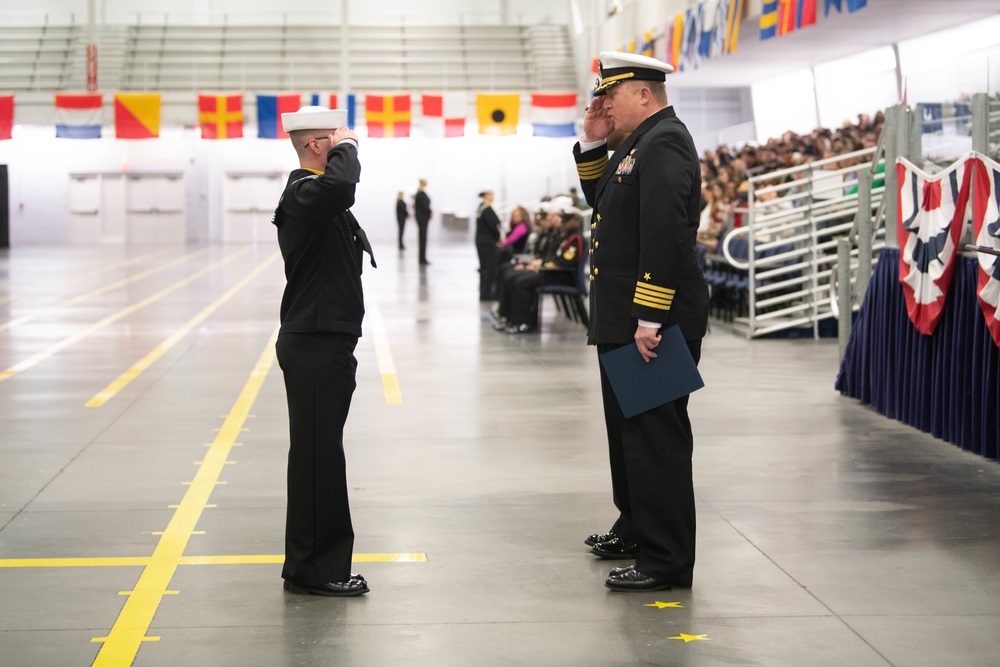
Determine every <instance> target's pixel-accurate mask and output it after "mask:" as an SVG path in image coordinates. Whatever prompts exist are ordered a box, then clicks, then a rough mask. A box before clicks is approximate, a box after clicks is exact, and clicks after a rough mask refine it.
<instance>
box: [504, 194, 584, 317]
mask: <svg viewBox="0 0 1000 667" xmlns="http://www.w3.org/2000/svg"><path fill="white" fill-rule="evenodd" d="M554 217H558V220H559V222H558V224H559V230H560V234H561V236H562V241H561V242H560V243H559V245H558V247H557V248H556V249H555V252H553V253H551V254H550V256H549V257H547V258H545V259H543V260H538V261H535V262H532V264H531V265H529V266H527V267H525V268H524V269H522V270H521V271H519V272H516V273H515V274H514V275H513V276H512V277H511V279H510V281H509V283H508V285H507V288H506V290H505V292H504V294H505V297H506V301H507V316H508V321H507V329H506V330H507V333H510V334H523V333H532V332H534V331H537V330H538V295H537V294H536V292H535V290H536V289H537V288H538V287H540V286H541V285H568V286H573V285H576V283H577V273H578V267H579V265H580V262H581V261H583V257H584V241H583V236H582V234H581V233H580V222H581V219H580V210H579V209H577V208H576V207H575V206H573V205H572V202H571V201H566V202H563V203H561V204H560V205H559V206H558V208H557V209H556V212H555V213H554Z"/></svg>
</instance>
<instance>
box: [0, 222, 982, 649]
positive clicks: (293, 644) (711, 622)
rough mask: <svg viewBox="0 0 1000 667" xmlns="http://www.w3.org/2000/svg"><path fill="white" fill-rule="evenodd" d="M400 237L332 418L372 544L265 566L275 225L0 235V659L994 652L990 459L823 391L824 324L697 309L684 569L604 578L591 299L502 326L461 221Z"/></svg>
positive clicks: (276, 465) (277, 455)
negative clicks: (580, 322) (115, 243)
mask: <svg viewBox="0 0 1000 667" xmlns="http://www.w3.org/2000/svg"><path fill="white" fill-rule="evenodd" d="M393 245H394V244H393V243H392V241H390V240H385V241H383V242H381V243H378V244H377V245H376V249H377V255H378V261H379V267H380V268H379V269H378V270H377V271H372V270H371V269H370V268H368V269H367V271H366V274H365V280H366V290H367V298H368V302H369V316H368V318H367V320H366V326H365V337H364V338H363V339H362V340H361V343H360V344H359V348H358V352H357V356H358V360H359V370H358V389H357V392H356V394H355V397H354V405H353V409H352V413H351V418H350V421H349V422H348V428H347V431H348V432H347V457H348V467H349V475H350V483H351V501H352V509H353V514H354V521H355V531H356V533H357V541H356V551H357V554H356V556H357V558H358V559H367V560H373V561H377V562H359V563H357V565H356V568H355V569H356V571H359V572H361V573H363V574H364V575H365V576H366V577H367V579H368V580H369V582H370V585H371V587H372V592H371V593H370V594H369V595H367V596H365V597H363V598H358V599H347V600H344V599H328V598H317V597H303V596H293V595H289V594H286V593H284V592H283V591H282V589H281V580H280V577H279V574H280V554H281V552H282V536H283V532H282V531H283V523H284V516H283V513H284V493H285V490H284V458H285V451H286V447H287V436H286V429H287V416H286V412H285V399H284V390H283V386H282V382H281V376H280V371H279V370H278V368H277V365H276V364H273V365H272V363H271V362H272V360H273V355H272V349H273V346H272V344H271V342H270V339H271V337H272V335H273V333H274V330H275V326H276V318H277V312H278V302H279V299H280V294H281V289H282V286H283V282H284V281H283V277H282V273H281V267H280V262H271V263H270V264H266V265H264V263H265V262H267V261H268V260H269V259H271V258H272V257H273V255H274V253H275V252H276V248H275V247H273V246H263V247H247V246H224V245H213V246H211V247H205V246H188V247H172V248H123V247H99V248H70V247H60V248H30V247H29V248H19V249H16V250H14V251H4V252H3V254H0V559H2V560H0V600H2V601H3V604H2V605H0V664H2V665H5V666H11V667H34V666H49V665H51V666H59V667H62V666H67V665H91V664H96V665H128V664H135V665H140V666H145V667H153V666H158V665H167V666H170V667H178V666H181V665H183V666H187V665H196V666H201V665H212V666H214V667H224V666H246V665H254V666H256V665H260V666H267V667H278V666H284V665H351V666H353V665H363V666H376V667H379V666H383V665H407V666H420V665H434V666H436V667H437V666H441V665H462V666H465V665H531V666H534V665H542V666H547V665H567V666H568V665H574V666H575V665H594V666H606V665H607V666H611V665H637V664H642V665H672V666H673V665H688V666H698V667H700V666H702V665H706V666H707V665H720V666H721V665H727V666H733V665H765V666H786V665H787V666H789V667H800V666H810V667H812V666H823V665H830V666H841V665H851V666H852V667H867V666H882V665H896V666H917V665H934V666H938V665H960V666H963V667H971V666H977V665H983V666H986V665H994V666H995V665H998V664H1000V633H998V632H997V628H998V627H1000V576H997V570H998V568H1000V492H998V491H1000V466H998V465H997V464H996V462H991V461H987V460H984V459H981V458H979V457H976V456H974V455H971V454H967V453H964V452H962V451H960V450H959V449H958V448H956V447H953V446H952V445H949V444H947V443H944V442H942V441H939V440H935V439H934V438H932V437H930V436H928V435H925V434H922V433H919V432H916V431H914V430H912V429H911V428H910V427H907V426H904V425H902V424H899V423H896V422H893V421H890V420H887V419H886V418H884V417H882V416H880V415H878V414H876V413H875V412H873V411H872V410H871V409H869V408H867V407H864V406H861V405H859V404H858V403H857V402H855V401H853V400H851V399H845V398H842V397H841V396H839V395H838V394H837V393H836V392H835V391H834V389H833V381H834V377H835V374H836V371H837V343H836V341H834V340H822V341H813V340H761V341H754V342H749V341H747V340H744V339H742V338H741V337H738V336H736V335H733V334H731V333H728V332H726V331H724V330H722V329H720V328H718V327H716V329H715V330H714V331H713V333H711V335H709V336H708V337H707V338H706V340H705V343H704V347H703V356H702V363H701V370H702V374H703V375H704V378H705V381H706V383H707V386H706V387H705V389H703V390H701V391H699V392H697V393H696V394H695V395H694V396H693V398H692V401H691V414H692V419H693V423H694V427H695V490H696V493H697V497H698V522H699V526H698V530H699V532H698V564H697V567H696V569H695V584H694V587H693V589H691V590H679V591H665V592H657V593H651V594H623V593H612V592H609V591H608V590H607V589H605V588H604V586H603V581H604V577H605V575H606V573H607V571H608V570H609V569H610V567H612V566H614V565H618V564H620V563H614V562H611V563H609V562H606V561H600V560H598V559H596V558H594V557H593V556H591V555H590V554H589V553H588V550H587V548H586V547H585V546H584V545H583V538H584V537H585V536H586V535H587V534H588V533H591V532H595V531H604V530H605V529H607V528H608V527H609V526H610V524H611V521H612V520H613V519H614V517H615V513H614V508H613V507H612V504H611V499H610V483H609V478H608V470H607V461H606V458H607V456H606V444H605V439H604V425H603V419H602V412H601V401H600V389H599V382H598V369H597V360H596V355H595V352H594V350H593V349H591V348H587V347H586V346H585V344H584V335H583V332H582V330H581V328H580V327H578V326H575V325H573V324H572V323H569V322H567V321H565V320H562V319H560V318H559V317H557V316H556V314H555V312H554V308H553V306H552V302H551V301H548V302H546V303H545V306H544V331H545V333H543V334H542V335H531V336H524V337H511V336H508V335H506V334H501V333H497V332H495V331H493V330H492V328H491V327H490V326H489V325H488V324H487V323H486V322H485V321H484V320H483V319H482V317H481V310H482V307H481V305H480V304H479V303H478V302H477V301H476V292H477V278H476V273H475V268H476V265H477V261H476V259H475V250H474V248H473V245H472V242H471V240H470V239H467V238H464V237H463V238H461V239H458V238H448V237H447V235H444V236H442V237H440V238H436V239H435V242H434V245H433V247H432V248H431V252H430V253H429V255H430V259H431V261H432V262H433V264H432V266H430V267H428V268H427V269H426V270H424V271H420V270H418V268H417V266H416V256H415V249H414V248H413V247H412V246H415V242H411V248H410V250H408V251H407V252H406V253H405V254H404V255H402V256H397V254H396V252H395V251H394V250H391V248H392V247H393ZM262 265H264V266H263V267H262ZM259 267H262V268H260V271H259V273H258V274H256V275H251V273H252V272H253V271H254V270H256V269H258V268H259ZM199 272H203V273H199ZM248 278H249V280H245V279H248ZM184 281H187V282H184ZM241 281H244V282H241ZM175 334H176V335H175ZM140 361H142V364H140V365H139V367H137V368H135V369H134V371H133V373H132V375H133V376H134V377H132V379H131V381H130V382H128V383H124V382H123V383H122V384H121V385H120V386H118V387H117V388H115V387H113V388H112V389H111V390H110V391H109V393H108V394H107V395H105V399H106V402H104V403H103V405H98V406H91V407H87V406H86V405H85V404H86V403H87V402H88V401H90V400H91V399H92V397H95V396H96V395H98V392H101V391H102V390H103V389H104V388H105V387H106V386H108V385H109V384H110V383H112V382H113V381H114V380H115V379H116V378H119V377H120V376H122V374H124V373H126V371H128V370H129V369H130V368H132V367H133V366H135V365H137V364H139V362H140ZM143 366H145V368H142V367H143ZM255 368H256V369H257V370H256V372H255ZM3 369H7V370H6V372H4V370H3ZM265 373H266V374H265ZM380 373H381V374H382V375H384V376H385V379H386V380H387V381H388V384H386V385H384V384H383V377H382V375H380ZM393 375H395V378H396V379H397V380H398V386H399V394H400V396H401V398H402V402H401V403H390V402H387V400H392V397H393V393H392V391H391V390H392V384H391V380H392V378H393ZM129 377H131V376H129ZM261 378H262V381H261ZM125 379H128V378H127V377H126V378H125ZM255 392H257V393H255ZM237 443H238V444H237ZM216 481H219V482H221V483H220V484H216ZM393 555H395V556H393ZM223 556H225V557H227V558H219V557H223ZM424 556H425V557H426V560H423V559H422V558H423V557H424ZM195 557H204V558H195ZM392 558H396V559H397V560H392ZM46 559H66V560H46ZM130 591H131V592H132V595H122V594H121V593H127V592H130ZM657 603H659V604H657ZM94 638H106V639H105V640H104V641H93V639H94ZM153 638H157V639H155V640H154V639H153ZM99 652H100V653H99Z"/></svg>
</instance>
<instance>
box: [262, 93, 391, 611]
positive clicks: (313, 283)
mask: <svg viewBox="0 0 1000 667" xmlns="http://www.w3.org/2000/svg"><path fill="white" fill-rule="evenodd" d="M281 118H282V125H283V127H284V129H285V131H286V132H288V134H289V136H290V137H291V141H292V145H293V146H294V148H295V151H296V153H298V157H299V165H300V168H299V169H295V170H293V171H292V173H291V174H290V175H289V177H288V184H287V185H286V186H285V190H284V192H283V193H282V195H281V199H280V200H279V201H278V206H277V208H276V209H275V211H274V218H273V220H272V221H273V223H274V225H275V226H276V227H277V235H278V246H279V248H280V250H281V257H282V259H283V260H284V264H285V280H286V284H285V291H284V295H283V296H282V298H281V310H280V321H281V328H280V329H279V331H278V342H277V344H276V346H275V351H276V353H277V357H278V364H279V366H280V367H281V371H282V374H283V376H284V381H285V393H286V395H287V399H288V422H289V449H288V509H287V514H286V522H285V562H284V567H283V568H282V572H281V576H282V578H283V579H284V580H285V581H284V587H285V590H286V591H289V592H290V593H297V594H304V595H326V596H335V597H343V596H355V595H363V594H365V593H367V592H368V584H367V583H366V582H365V579H364V577H362V576H361V575H357V574H352V573H351V560H352V556H353V551H354V529H353V527H352V524H351V511H350V506H349V504H348V498H347V471H346V462H345V457H344V424H345V423H346V422H347V413H348V411H349V410H350V407H351V397H352V395H353V394H354V388H355V371H356V370H357V365H358V362H357V360H356V359H355V357H354V348H355V346H356V345H357V343H358V338H359V337H360V336H361V321H362V318H363V317H364V313H365V307H364V297H363V294H362V287H361V266H362V261H363V259H364V257H363V253H364V252H366V251H367V252H368V253H369V255H370V254H371V245H370V244H369V243H368V238H367V236H366V235H365V232H364V230H363V229H361V226H360V225H359V224H358V221H357V220H356V219H355V218H354V215H353V214H352V213H351V210H350V207H351V206H352V205H353V204H354V191H355V187H356V185H357V183H358V181H359V179H360V174H361V163H360V162H358V138H357V135H355V134H354V132H352V131H351V130H350V129H348V128H347V112H346V111H344V110H330V109H326V108H325V107H304V108H302V109H299V111H297V112H295V113H285V114H282V116H281ZM371 262H372V266H375V259H374V257H373V258H372V260H371Z"/></svg>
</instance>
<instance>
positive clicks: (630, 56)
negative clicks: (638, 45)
mask: <svg viewBox="0 0 1000 667" xmlns="http://www.w3.org/2000/svg"><path fill="white" fill-rule="evenodd" d="M597 61H598V72H599V76H600V78H599V79H598V80H597V85H596V86H595V87H594V94H595V95H603V94H605V93H606V92H607V91H608V88H611V87H612V86H617V85H618V84H619V83H621V82H622V81H666V80H667V75H668V74H670V73H671V72H673V71H674V68H673V66H672V65H670V64H668V63H665V62H663V61H662V60H657V59H656V58H650V57H649V56H640V55H636V54H635V53H620V52H618V51H601V54H600V56H598V58H597Z"/></svg>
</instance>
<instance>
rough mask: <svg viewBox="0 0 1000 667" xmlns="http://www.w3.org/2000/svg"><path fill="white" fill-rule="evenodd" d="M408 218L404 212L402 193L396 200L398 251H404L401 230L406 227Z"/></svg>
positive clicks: (406, 212) (404, 204)
mask: <svg viewBox="0 0 1000 667" xmlns="http://www.w3.org/2000/svg"><path fill="white" fill-rule="evenodd" d="M409 216H410V214H409V212H408V211H407V210H406V199H404V195H403V193H402V192H400V193H399V196H398V197H397V198H396V224H397V225H398V226H399V249H400V250H406V246H404V245H403V229H404V228H405V227H406V219H407V218H408V217H409Z"/></svg>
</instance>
